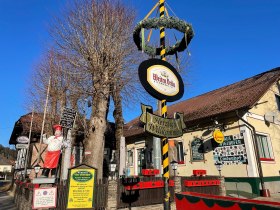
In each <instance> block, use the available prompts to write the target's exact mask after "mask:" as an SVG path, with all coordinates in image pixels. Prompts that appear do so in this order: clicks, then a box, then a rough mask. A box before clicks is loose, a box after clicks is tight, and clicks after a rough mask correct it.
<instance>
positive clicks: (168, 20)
mask: <svg viewBox="0 0 280 210" xmlns="http://www.w3.org/2000/svg"><path fill="white" fill-rule="evenodd" d="M160 27H164V28H170V29H176V30H178V31H180V32H182V33H184V34H185V36H184V37H183V38H182V40H179V41H178V42H176V44H175V45H173V46H171V47H170V46H167V47H166V55H174V54H175V53H176V52H182V51H184V50H185V49H186V48H187V46H188V44H189V43H190V41H191V39H192V38H193V36H194V32H193V29H192V26H191V25H190V24H189V23H187V22H185V21H183V20H180V19H178V18H175V17H161V18H150V19H146V20H142V21H140V22H139V23H138V24H137V25H136V26H135V28H134V31H133V40H134V42H135V44H136V46H137V48H138V50H143V51H144V52H145V53H147V54H148V55H150V56H156V55H160V51H161V48H160V47H159V48H155V47H152V46H149V45H146V46H144V49H142V44H141V43H142V41H143V40H142V39H143V38H141V36H140V32H141V29H143V28H145V29H151V28H155V29H158V28H160Z"/></svg>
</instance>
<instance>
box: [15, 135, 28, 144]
mask: <svg viewBox="0 0 280 210" xmlns="http://www.w3.org/2000/svg"><path fill="white" fill-rule="evenodd" d="M17 142H18V143H21V144H27V143H28V142H29V138H28V137H26V136H19V137H17Z"/></svg>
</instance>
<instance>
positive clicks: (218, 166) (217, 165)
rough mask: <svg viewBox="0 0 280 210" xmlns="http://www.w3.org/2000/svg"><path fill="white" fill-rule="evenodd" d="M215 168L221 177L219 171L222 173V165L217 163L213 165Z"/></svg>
mask: <svg viewBox="0 0 280 210" xmlns="http://www.w3.org/2000/svg"><path fill="white" fill-rule="evenodd" d="M215 166H216V168H217V170H218V171H219V176H220V177H221V176H222V174H221V171H222V167H223V165H222V164H221V163H220V162H217V163H215Z"/></svg>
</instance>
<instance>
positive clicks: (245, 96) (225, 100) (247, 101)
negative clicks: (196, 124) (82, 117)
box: [124, 67, 280, 137]
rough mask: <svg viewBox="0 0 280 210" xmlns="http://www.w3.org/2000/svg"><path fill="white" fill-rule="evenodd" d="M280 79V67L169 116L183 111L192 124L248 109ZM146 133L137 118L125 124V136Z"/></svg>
mask: <svg viewBox="0 0 280 210" xmlns="http://www.w3.org/2000/svg"><path fill="white" fill-rule="evenodd" d="M279 78H280V67H278V68H275V69H272V70H270V71H267V72H264V73H261V74H258V75H256V76H253V77H250V78H248V79H245V80H242V81H239V82H236V83H234V84H231V85H227V86H225V87H222V88H219V89H216V90H213V91H210V92H208V93H205V94H202V95H199V96H196V97H194V98H191V99H188V100H185V101H182V102H179V103H176V104H173V105H171V106H168V117H172V116H173V114H174V112H183V113H184V121H185V122H186V123H190V122H193V121H197V120H200V119H204V118H209V117H212V116H216V115H219V114H223V113H227V112H231V111H234V110H239V109H246V108H247V109H248V108H250V107H252V106H254V104H255V103H256V102H257V101H258V100H259V99H260V98H261V97H262V96H263V95H264V94H265V93H266V92H267V90H268V89H269V88H270V87H271V85H272V84H274V83H275V82H276V81H278V80H279ZM143 132H144V131H143V125H141V123H140V122H139V119H138V118H136V119H134V120H132V121H130V122H129V123H127V124H126V125H125V130H124V136H126V137H128V136H135V135H139V134H142V133H143Z"/></svg>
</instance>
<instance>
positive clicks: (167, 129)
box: [140, 104, 186, 138]
mask: <svg viewBox="0 0 280 210" xmlns="http://www.w3.org/2000/svg"><path fill="white" fill-rule="evenodd" d="M141 109H142V115H141V116H140V121H141V122H143V123H145V131H146V132H148V133H150V134H152V135H154V136H158V137H167V138H175V137H180V136H182V135H183V129H184V128H186V125H185V123H184V119H183V114H182V113H175V118H174V119H170V118H163V117H160V116H157V115H154V114H152V113H153V111H152V107H151V106H146V105H144V104H142V105H141Z"/></svg>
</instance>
